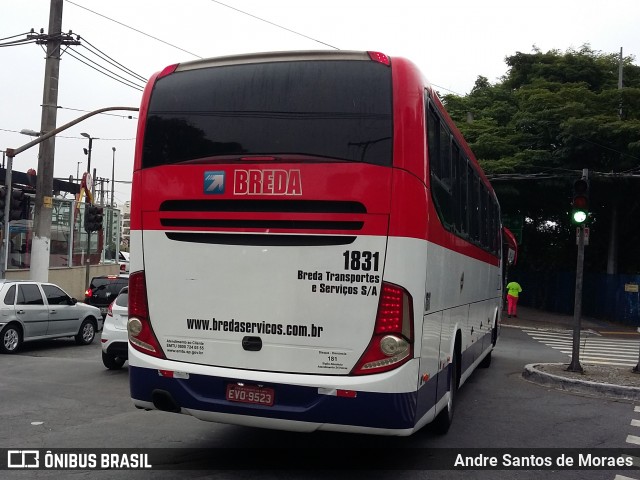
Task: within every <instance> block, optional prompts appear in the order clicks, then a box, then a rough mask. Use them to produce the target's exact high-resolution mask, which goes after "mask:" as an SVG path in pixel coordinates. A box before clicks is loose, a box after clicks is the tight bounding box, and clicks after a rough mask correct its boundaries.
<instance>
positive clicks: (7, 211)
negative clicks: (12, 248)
mask: <svg viewBox="0 0 640 480" xmlns="http://www.w3.org/2000/svg"><path fill="white" fill-rule="evenodd" d="M12 167H13V156H12V155H9V156H8V157H7V170H6V172H5V177H4V184H5V197H4V219H3V223H2V263H1V268H2V278H7V277H6V272H7V265H8V264H9V216H10V215H11V189H12V185H11V176H12Z"/></svg>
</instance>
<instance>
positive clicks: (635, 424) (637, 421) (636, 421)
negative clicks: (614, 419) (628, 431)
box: [631, 420, 640, 427]
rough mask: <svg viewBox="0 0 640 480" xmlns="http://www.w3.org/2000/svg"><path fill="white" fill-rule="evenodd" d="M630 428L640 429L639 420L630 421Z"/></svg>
mask: <svg viewBox="0 0 640 480" xmlns="http://www.w3.org/2000/svg"><path fill="white" fill-rule="evenodd" d="M631 426H632V427H640V420H631Z"/></svg>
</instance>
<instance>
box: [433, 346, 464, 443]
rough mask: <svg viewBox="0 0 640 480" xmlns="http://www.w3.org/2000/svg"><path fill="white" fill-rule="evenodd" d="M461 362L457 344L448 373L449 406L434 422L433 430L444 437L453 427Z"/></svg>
mask: <svg viewBox="0 0 640 480" xmlns="http://www.w3.org/2000/svg"><path fill="white" fill-rule="evenodd" d="M459 361H460V359H459V353H458V346H457V342H456V350H455V352H454V353H453V358H452V359H451V363H450V364H449V372H448V381H447V384H448V385H449V391H448V393H449V401H448V402H447V406H446V407H445V408H444V409H443V410H442V411H441V412H440V413H439V414H438V415H437V416H436V418H435V420H434V422H433V430H434V431H435V432H436V433H437V434H439V435H444V434H445V433H447V432H448V431H449V428H450V427H451V424H452V423H453V414H454V412H455V403H456V396H457V393H458V382H459V378H460V377H459V375H458V362H459Z"/></svg>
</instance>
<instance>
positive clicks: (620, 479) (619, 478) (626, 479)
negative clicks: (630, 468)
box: [613, 475, 637, 480]
mask: <svg viewBox="0 0 640 480" xmlns="http://www.w3.org/2000/svg"><path fill="white" fill-rule="evenodd" d="M613 480H637V479H635V478H631V477H625V476H624V475H616V476H615V477H614V478H613Z"/></svg>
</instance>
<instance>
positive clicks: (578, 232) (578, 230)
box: [576, 227, 589, 246]
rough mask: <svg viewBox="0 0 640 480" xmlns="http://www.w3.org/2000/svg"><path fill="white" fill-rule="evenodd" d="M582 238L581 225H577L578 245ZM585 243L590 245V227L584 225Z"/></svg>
mask: <svg viewBox="0 0 640 480" xmlns="http://www.w3.org/2000/svg"><path fill="white" fill-rule="evenodd" d="M579 240H580V227H576V245H578V241H579ZM584 244H585V246H586V245H589V227H584Z"/></svg>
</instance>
